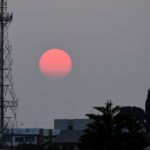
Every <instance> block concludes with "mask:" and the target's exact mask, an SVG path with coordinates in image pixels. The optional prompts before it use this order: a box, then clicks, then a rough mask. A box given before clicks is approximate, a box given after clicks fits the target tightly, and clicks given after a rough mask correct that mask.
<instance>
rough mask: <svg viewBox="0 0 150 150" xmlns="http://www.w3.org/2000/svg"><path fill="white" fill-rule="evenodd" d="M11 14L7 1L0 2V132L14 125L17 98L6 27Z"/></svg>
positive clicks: (11, 17) (10, 20)
mask: <svg viewBox="0 0 150 150" xmlns="http://www.w3.org/2000/svg"><path fill="white" fill-rule="evenodd" d="M12 19H13V14H12V13H8V12H7V0H0V130H4V129H8V128H9V129H11V128H12V127H14V126H15V125H16V107H17V98H16V95H15V93H14V89H13V78H12V58H11V45H10V44H9V39H8V27H9V25H10V23H11V22H12Z"/></svg>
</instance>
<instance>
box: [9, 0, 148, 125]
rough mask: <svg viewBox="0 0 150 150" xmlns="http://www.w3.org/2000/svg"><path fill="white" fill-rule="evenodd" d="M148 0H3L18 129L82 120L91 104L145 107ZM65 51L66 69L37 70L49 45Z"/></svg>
mask: <svg viewBox="0 0 150 150" xmlns="http://www.w3.org/2000/svg"><path fill="white" fill-rule="evenodd" d="M149 7H150V1H149V0H12V1H10V0H8V10H9V12H13V13H14V19H13V23H12V24H11V26H10V28H9V39H10V43H11V44H12V48H13V54H12V55H13V62H14V64H13V82H14V89H15V93H16V94H17V96H18V99H19V105H18V109H17V116H18V121H19V122H22V123H24V126H23V127H46V128H52V127H53V120H54V119H55V118H57V119H59V118H66V119H67V118H72V119H73V118H85V114H86V113H89V112H92V111H93V109H92V107H93V106H101V105H104V104H105V102H106V100H109V99H111V100H112V102H113V103H114V104H115V105H121V106H126V105H131V106H133V105H135V106H138V107H142V108H144V105H145V99H146V94H147V89H148V88H149V87H150V9H149ZM52 48H59V49H63V50H65V51H66V52H67V53H68V54H69V55H70V56H71V58H72V63H73V67H72V72H71V73H70V75H69V76H68V77H67V78H65V79H62V80H57V81H53V80H51V79H48V78H46V77H44V76H43V75H42V74H41V73H40V71H39V68H38V62H39V59H40V56H41V55H42V54H43V53H44V52H45V51H47V50H48V49H52Z"/></svg>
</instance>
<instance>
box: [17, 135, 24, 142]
mask: <svg viewBox="0 0 150 150" xmlns="http://www.w3.org/2000/svg"><path fill="white" fill-rule="evenodd" d="M15 142H24V139H23V137H21V136H19V137H16V138H15Z"/></svg>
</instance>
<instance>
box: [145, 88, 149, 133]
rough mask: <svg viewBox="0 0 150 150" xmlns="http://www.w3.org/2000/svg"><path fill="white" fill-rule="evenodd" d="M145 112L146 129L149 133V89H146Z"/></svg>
mask: <svg viewBox="0 0 150 150" xmlns="http://www.w3.org/2000/svg"><path fill="white" fill-rule="evenodd" d="M145 114H146V130H147V132H148V133H150V89H149V90H148V94H147V99H146V103H145Z"/></svg>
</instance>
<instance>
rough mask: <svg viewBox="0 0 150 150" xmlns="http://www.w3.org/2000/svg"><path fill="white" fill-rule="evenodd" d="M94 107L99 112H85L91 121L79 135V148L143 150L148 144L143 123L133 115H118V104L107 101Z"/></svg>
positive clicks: (89, 149)
mask: <svg viewBox="0 0 150 150" xmlns="http://www.w3.org/2000/svg"><path fill="white" fill-rule="evenodd" d="M94 109H96V110H97V111H98V112H99V113H98V114H93V113H92V114H87V116H88V117H89V119H91V120H93V122H92V123H90V124H89V125H88V128H87V129H86V130H85V134H84V135H83V136H81V137H80V143H79V148H80V149H81V150H112V149H115V150H130V149H131V148H133V149H136V150H143V148H145V147H147V146H148V145H150V142H149V141H147V135H146V133H145V131H144V126H143V124H142V123H141V122H139V120H138V119H137V118H135V117H133V116H127V115H120V114H119V112H120V109H121V107H120V106H116V107H113V104H112V102H111V101H107V102H106V104H105V107H94ZM137 142H139V143H137ZM137 145H138V146H137ZM133 149H132V150H133Z"/></svg>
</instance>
